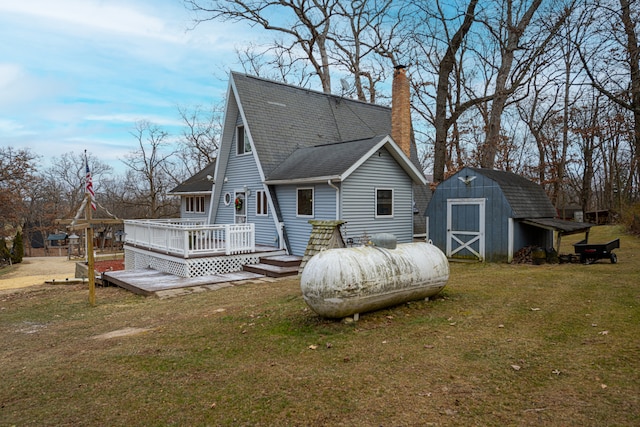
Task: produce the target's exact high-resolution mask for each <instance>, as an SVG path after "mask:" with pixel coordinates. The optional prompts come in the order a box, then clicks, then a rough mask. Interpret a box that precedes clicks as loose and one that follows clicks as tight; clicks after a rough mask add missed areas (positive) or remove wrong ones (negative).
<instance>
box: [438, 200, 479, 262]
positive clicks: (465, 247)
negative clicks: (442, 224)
mask: <svg viewBox="0 0 640 427" xmlns="http://www.w3.org/2000/svg"><path fill="white" fill-rule="evenodd" d="M484 204H485V199H448V200H447V257H449V258H457V259H469V260H478V261H482V260H483V259H484V242H485V235H484V225H485V218H484Z"/></svg>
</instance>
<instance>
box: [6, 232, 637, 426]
mask: <svg viewBox="0 0 640 427" xmlns="http://www.w3.org/2000/svg"><path fill="white" fill-rule="evenodd" d="M618 236H619V237H621V248H620V249H618V250H616V253H617V254H618V263H617V264H611V263H609V261H608V260H600V261H598V262H597V263H595V264H593V265H582V264H559V265H540V266H533V265H508V264H458V263H452V264H451V277H450V280H449V284H448V285H447V287H446V288H445V289H444V291H443V292H442V293H441V294H440V295H439V296H438V297H436V298H434V299H432V300H430V301H418V302H412V303H408V304H403V305H400V306H397V307H393V308H389V309H385V310H381V311H377V312H374V313H368V314H363V315H361V316H360V320H359V321H358V322H345V321H334V320H325V319H322V318H319V317H318V316H317V315H316V314H315V313H314V312H313V311H311V310H310V309H308V308H307V306H306V305H305V303H304V301H303V299H302V296H301V293H300V288H299V281H298V279H297V278H293V279H280V280H278V281H275V282H273V283H270V284H266V283H254V284H251V283H250V284H246V285H242V286H235V287H231V288H225V289H221V290H218V291H208V292H202V293H195V294H190V295H187V296H182V297H176V298H170V299H162V300H161V299H157V298H153V297H152V298H144V297H140V296H136V295H134V294H132V293H129V292H127V291H125V290H122V289H118V288H98V289H97V305H96V307H91V306H89V304H88V303H87V297H88V293H87V290H86V288H84V287H82V286H80V285H56V286H42V287H34V288H30V289H28V290H25V291H22V292H18V293H15V292H14V293H4V294H1V295H0V337H1V339H0V378H1V381H0V384H1V386H0V426H10V425H16V426H30V425H31V426H45V425H55V426H65V425H69V426H77V425H103V426H106V425H127V426H136V425H138V426H150V425H153V426H161V425H162V426H166V425H180V426H186V425H229V426H238V425H240V426H259V425H263V426H267V425H278V426H282V425H292V426H297V425H299V426H340V425H344V426H425V425H433V426H436V425H437V426H443V425H446V426H455V425H459V426H475V425H477V426H507V425H514V426H523V425H535V426H540V425H544V426H604V425H616V426H637V425H640V239H638V238H635V237H630V236H626V235H624V234H623V232H622V231H621V230H620V229H618V228H616V227H612V226H606V227H596V228H594V229H593V230H592V232H591V236H590V241H592V242H598V243H604V242H606V241H608V240H610V239H611V238H614V237H618ZM582 237H583V236H582V235H579V236H568V237H565V238H563V242H562V244H563V248H561V252H569V250H572V247H571V245H570V243H571V242H575V241H577V240H580V239H581V238H582Z"/></svg>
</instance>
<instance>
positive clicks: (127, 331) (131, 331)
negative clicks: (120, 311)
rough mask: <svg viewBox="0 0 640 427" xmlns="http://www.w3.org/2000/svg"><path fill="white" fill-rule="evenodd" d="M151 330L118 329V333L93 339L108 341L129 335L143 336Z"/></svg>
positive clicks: (97, 336) (113, 332)
mask: <svg viewBox="0 0 640 427" xmlns="http://www.w3.org/2000/svg"><path fill="white" fill-rule="evenodd" d="M150 330H151V329H149V328H124V329H118V330H117V331H111V332H107V333H106V334H101V335H96V336H95V337H93V339H96V340H108V339H111V338H119V337H126V336H129V335H137V334H142V333H144V332H148V331H150Z"/></svg>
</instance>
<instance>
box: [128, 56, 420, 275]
mask: <svg viewBox="0 0 640 427" xmlns="http://www.w3.org/2000/svg"><path fill="white" fill-rule="evenodd" d="M392 98H393V99H392V104H393V106H392V108H389V107H384V106H380V105H375V104H369V103H365V102H360V101H357V100H353V99H348V98H343V97H340V96H335V95H331V94H326V93H322V92H318V91H313V90H309V89H305V88H300V87H296V86H292V85H288V84H284V83H280V82H275V81H271V80H266V79H263V78H259V77H254V76H250V75H246V74H242V73H236V72H232V73H231V74H230V78H229V87H228V91H227V98H226V108H225V116H224V117H225V118H224V124H223V133H222V138H221V142H220V148H219V150H218V156H217V159H216V161H215V165H213V164H212V165H209V166H207V168H205V170H203V171H200V172H199V173H197V174H196V175H194V176H193V177H191V178H189V179H188V180H186V181H185V182H183V183H182V184H181V185H179V186H178V187H176V188H175V189H173V190H172V192H171V193H172V194H175V195H178V196H180V197H181V218H177V219H166V220H164V219H163V220H127V221H125V232H126V241H125V245H124V250H125V269H126V270H138V269H144V268H149V267H151V268H152V269H155V270H159V271H162V272H166V273H170V274H173V275H177V276H182V277H186V278H191V277H202V276H206V275H212V274H221V273H226V272H234V271H239V270H242V269H243V268H244V266H246V265H248V264H255V263H259V262H260V259H261V258H264V257H265V256H266V254H267V253H268V254H270V255H269V256H270V257H273V256H275V254H278V256H280V254H283V255H288V256H296V257H302V256H303V255H304V254H305V249H306V247H307V244H308V241H309V237H310V234H311V230H312V224H311V222H314V223H316V222H317V221H318V220H334V221H335V220H339V221H340V222H344V225H343V226H342V229H341V232H342V236H343V238H344V240H345V241H347V242H354V243H356V244H357V243H358V242H360V241H362V239H363V238H365V237H366V236H370V235H373V234H376V233H381V232H385V233H392V234H394V235H395V236H396V238H397V241H398V242H399V243H402V242H411V241H412V240H413V239H414V235H416V234H420V233H424V232H425V231H426V223H425V219H424V216H423V215H421V214H420V213H421V212H424V209H425V208H426V205H427V202H428V198H429V196H430V193H429V191H428V187H427V182H426V179H425V177H424V175H423V173H422V171H421V169H420V166H419V162H418V160H417V150H416V147H415V142H414V141H413V137H412V129H411V112H410V103H409V102H410V100H409V82H408V79H407V77H406V73H405V70H404V67H398V68H397V69H396V70H395V73H394V81H393V97H392ZM392 117H393V118H392ZM214 183H215V184H214ZM208 197H211V199H210V200H209V199H208ZM310 221H311V222H310Z"/></svg>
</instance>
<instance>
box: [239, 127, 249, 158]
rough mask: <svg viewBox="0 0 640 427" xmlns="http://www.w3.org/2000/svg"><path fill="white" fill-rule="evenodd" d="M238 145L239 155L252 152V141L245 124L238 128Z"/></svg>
mask: <svg viewBox="0 0 640 427" xmlns="http://www.w3.org/2000/svg"><path fill="white" fill-rule="evenodd" d="M236 145H237V146H238V155H241V154H248V153H251V143H250V142H249V136H248V135H247V132H245V129H244V126H238V127H237V128H236Z"/></svg>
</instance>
